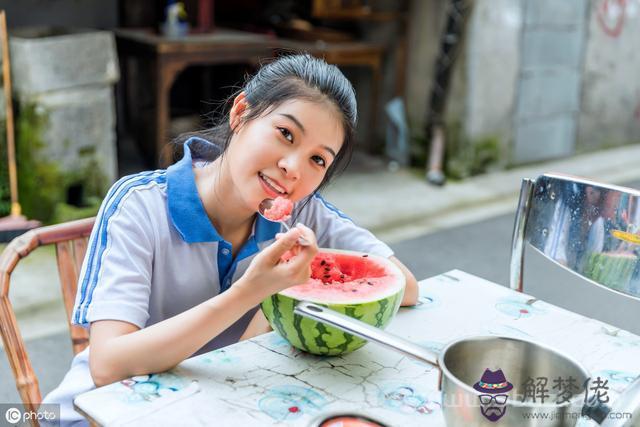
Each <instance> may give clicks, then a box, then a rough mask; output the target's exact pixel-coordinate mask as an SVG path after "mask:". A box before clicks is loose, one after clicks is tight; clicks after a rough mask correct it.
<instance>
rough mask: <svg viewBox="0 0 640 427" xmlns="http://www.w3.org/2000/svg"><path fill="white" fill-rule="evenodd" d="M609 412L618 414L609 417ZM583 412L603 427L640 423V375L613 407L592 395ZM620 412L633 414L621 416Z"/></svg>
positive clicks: (620, 426) (629, 426)
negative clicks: (639, 420) (639, 419)
mask: <svg viewBox="0 0 640 427" xmlns="http://www.w3.org/2000/svg"><path fill="white" fill-rule="evenodd" d="M609 413H613V414H616V416H614V417H609ZM582 414H583V415H586V416H588V417H590V418H591V419H593V420H594V421H596V422H597V423H598V424H600V425H601V427H633V426H636V425H638V418H639V417H640V375H639V376H638V377H636V379H635V380H634V381H633V382H632V383H631V385H630V386H629V387H627V388H626V389H625V390H624V391H623V392H622V394H620V396H619V397H618V398H617V399H616V400H615V402H613V405H611V407H609V406H607V405H605V404H604V403H600V402H598V400H597V398H596V397H595V396H591V398H590V399H589V401H588V402H587V404H586V405H585V406H584V407H583V408H582ZM620 414H631V416H630V417H627V418H625V417H622V418H621V417H620Z"/></svg>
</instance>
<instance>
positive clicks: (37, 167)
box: [16, 104, 64, 223]
mask: <svg viewBox="0 0 640 427" xmlns="http://www.w3.org/2000/svg"><path fill="white" fill-rule="evenodd" d="M47 122H48V116H47V114H46V113H45V112H43V111H38V109H37V108H36V106H34V105H33V104H27V105H22V107H21V108H20V111H19V113H18V114H17V119H16V161H17V168H18V194H19V201H20V205H21V206H22V211H23V213H24V215H26V216H27V217H29V218H34V219H38V220H40V221H43V222H45V223H46V222H49V220H50V219H51V216H52V214H53V210H54V207H55V205H56V203H58V202H59V201H60V200H63V199H64V187H63V185H61V184H62V183H63V180H62V174H61V172H60V169H59V166H58V165H57V164H56V163H53V162H51V161H47V160H44V159H43V158H42V157H43V156H42V155H39V153H40V152H41V150H42V149H43V148H44V147H45V143H44V141H43V136H42V134H43V131H44V128H45V126H46V125H47Z"/></svg>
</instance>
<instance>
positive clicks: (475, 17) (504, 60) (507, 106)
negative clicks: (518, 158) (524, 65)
mask: <svg viewBox="0 0 640 427" xmlns="http://www.w3.org/2000/svg"><path fill="white" fill-rule="evenodd" d="M524 1H526V0H476V1H475V2H474V9H473V11H472V14H471V16H470V21H469V23H468V26H467V40H468V42H467V48H466V49H465V52H464V54H465V56H466V57H467V58H468V60H467V67H466V70H465V71H466V73H465V74H466V79H467V82H468V83H467V92H466V97H465V98H463V99H465V104H466V110H465V115H464V117H463V123H464V130H465V132H466V134H467V136H468V137H469V139H470V140H471V141H474V140H479V139H482V138H487V137H496V138H497V139H498V141H499V142H500V145H501V148H502V151H503V152H505V153H507V152H508V150H509V142H510V141H511V140H512V134H513V128H512V125H513V123H512V117H513V113H514V101H515V97H516V93H515V91H516V87H517V79H518V67H519V62H520V33H521V31H522V22H523V8H522V6H523V2H524ZM505 160H506V156H505V158H504V159H503V161H505Z"/></svg>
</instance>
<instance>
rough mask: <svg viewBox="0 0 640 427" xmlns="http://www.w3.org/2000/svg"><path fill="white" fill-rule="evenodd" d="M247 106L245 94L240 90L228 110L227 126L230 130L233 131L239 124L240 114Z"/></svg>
mask: <svg viewBox="0 0 640 427" xmlns="http://www.w3.org/2000/svg"><path fill="white" fill-rule="evenodd" d="M247 106H248V104H247V95H246V94H245V93H244V92H240V93H239V94H238V96H236V97H235V99H234V100H233V107H231V111H230V112H229V126H230V127H231V130H232V131H234V132H235V130H236V128H237V127H238V125H240V121H241V120H242V116H243V115H244V113H245V112H246V111H247Z"/></svg>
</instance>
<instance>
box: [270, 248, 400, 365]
mask: <svg viewBox="0 0 640 427" xmlns="http://www.w3.org/2000/svg"><path fill="white" fill-rule="evenodd" d="M405 280H406V279H405V277H404V274H403V273H402V271H401V270H400V268H398V266H396V265H395V264H394V263H392V262H391V261H389V260H388V259H386V258H383V257H379V256H376V255H371V254H365V253H362V252H354V251H344V250H337V249H320V252H319V253H318V254H317V255H316V257H315V258H314V260H313V262H312V263H311V278H310V279H309V280H308V281H307V282H306V283H303V284H302V285H298V286H293V287H291V288H288V289H285V290H284V291H281V292H279V293H277V294H275V295H272V296H271V297H270V298H267V299H265V300H264V301H262V304H261V307H262V311H263V313H264V315H265V316H266V318H267V319H268V320H269V323H270V324H271V327H272V328H273V329H274V330H275V331H277V332H278V333H280V335H282V336H283V337H284V338H285V339H286V340H287V341H289V343H291V345H292V346H294V347H296V348H298V349H300V350H303V351H306V352H309V353H313V354H318V355H329V356H336V355H339V354H345V353H349V352H351V351H354V350H356V349H358V348H360V347H362V346H363V345H365V344H366V343H367V341H366V340H364V339H362V338H358V337H356V336H353V335H351V334H347V333H345V332H342V331H340V330H339V329H336V328H334V327H331V326H327V325H325V324H324V323H321V322H317V321H315V320H311V319H308V318H304V317H302V316H299V315H297V314H294V313H293V308H294V307H295V305H296V304H297V303H298V301H309V302H314V303H316V304H320V305H323V306H325V307H329V308H331V309H333V310H336V311H338V312H340V313H344V314H346V315H348V316H351V317H355V318H356V319H359V320H362V321H363V322H366V323H368V324H370V325H373V326H376V327H378V328H385V327H386V326H387V325H388V324H389V322H390V321H391V319H392V318H393V316H394V315H395V314H396V313H397V312H398V308H399V307H400V302H401V301H402V296H403V294H404V287H405V283H406V282H405Z"/></svg>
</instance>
